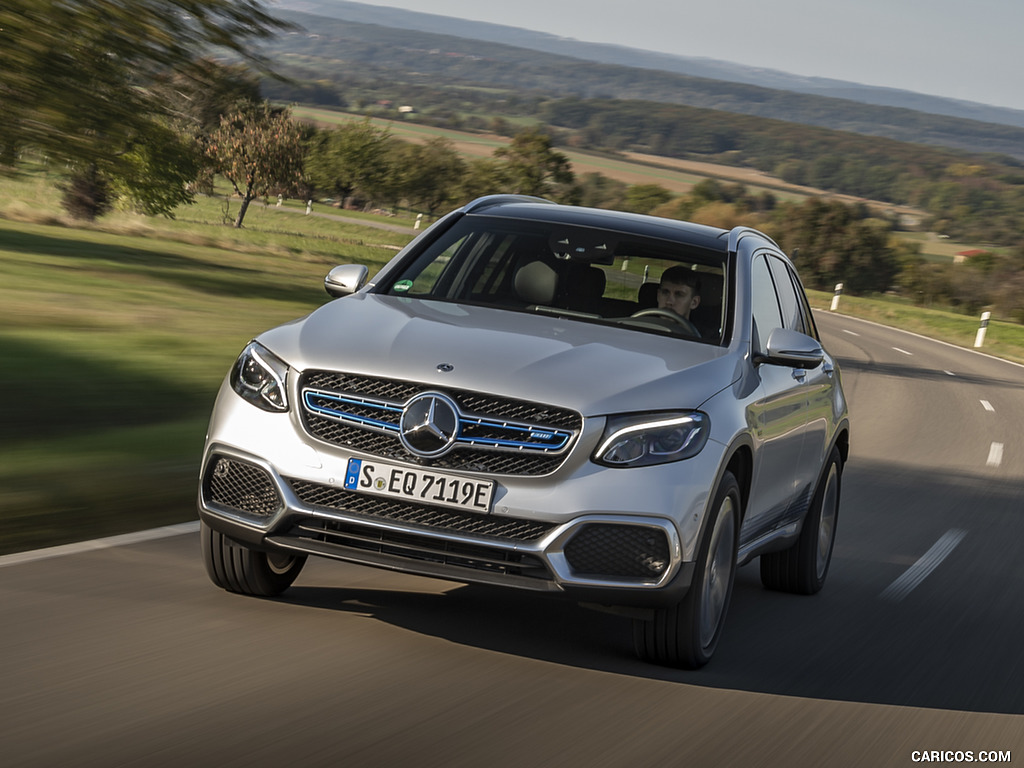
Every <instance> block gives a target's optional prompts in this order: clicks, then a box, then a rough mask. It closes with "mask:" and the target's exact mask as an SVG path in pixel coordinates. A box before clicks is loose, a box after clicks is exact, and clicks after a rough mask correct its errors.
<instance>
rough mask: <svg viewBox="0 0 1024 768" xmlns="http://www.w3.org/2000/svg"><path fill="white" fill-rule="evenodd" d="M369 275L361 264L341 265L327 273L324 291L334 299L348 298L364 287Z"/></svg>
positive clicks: (368, 271)
mask: <svg viewBox="0 0 1024 768" xmlns="http://www.w3.org/2000/svg"><path fill="white" fill-rule="evenodd" d="M369 274H370V270H369V269H367V268H366V267H365V266H363V265H362V264H343V265H342V266H340V267H335V268H334V269H332V270H331V271H330V272H328V273H327V277H325V278H324V290H326V291H327V293H329V294H330V295H331V296H334V297H335V298H340V297H341V296H348V295H349V294H352V293H355V292H356V291H358V290H359V289H360V288H362V287H363V285H365V283H366V277H367V275H369Z"/></svg>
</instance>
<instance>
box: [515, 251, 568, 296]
mask: <svg viewBox="0 0 1024 768" xmlns="http://www.w3.org/2000/svg"><path fill="white" fill-rule="evenodd" d="M557 285H558V275H557V274H556V273H555V270H553V269H552V268H551V267H549V266H548V265H547V264H545V263H544V262H543V261H531V262H529V263H527V264H524V265H523V266H521V267H520V268H519V269H518V270H517V271H516V276H515V289H516V294H518V296H519V298H520V299H522V300H523V301H525V302H526V303H527V304H547V305H550V304H552V303H553V302H554V299H555V288H556V287H557Z"/></svg>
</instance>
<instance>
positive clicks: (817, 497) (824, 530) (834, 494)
mask: <svg viewBox="0 0 1024 768" xmlns="http://www.w3.org/2000/svg"><path fill="white" fill-rule="evenodd" d="M842 475H843V460H842V457H841V456H840V455H839V449H838V448H833V449H832V453H831V454H829V457H828V461H827V462H826V463H825V468H824V469H823V470H822V473H821V478H820V479H819V480H818V487H817V488H816V489H815V491H814V498H813V499H812V500H811V506H810V508H809V509H808V510H807V517H806V518H805V519H804V526H803V528H802V529H801V531H800V538H799V539H797V542H796V544H794V545H793V546H792V547H790V548H789V549H786V550H783V551H782V552H771V553H768V554H765V555H761V583H762V584H763V585H764V586H765V587H766V588H767V589H772V590H776V591H779V592H792V593H795V594H798V595H813V594H816V593H818V592H820V591H821V588H822V587H823V586H825V578H826V577H827V576H828V569H829V565H830V564H831V562H832V549H833V547H834V546H835V541H836V523H837V522H838V520H839V491H840V487H841V485H842Z"/></svg>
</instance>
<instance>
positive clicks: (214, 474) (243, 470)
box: [203, 456, 283, 517]
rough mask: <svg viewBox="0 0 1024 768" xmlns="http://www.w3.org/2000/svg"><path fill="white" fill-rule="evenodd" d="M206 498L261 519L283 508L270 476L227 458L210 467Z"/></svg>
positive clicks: (257, 468) (204, 482)
mask: <svg viewBox="0 0 1024 768" xmlns="http://www.w3.org/2000/svg"><path fill="white" fill-rule="evenodd" d="M203 497H204V498H205V499H206V500H207V501H209V502H213V503H215V504H219V505H220V506H222V507H227V508H228V509H237V510H238V511H240V512H247V513H248V514H250V515H260V516H261V517H269V516H270V515H273V514H274V513H275V512H278V511H280V510H281V509H282V507H283V503H282V501H281V497H280V496H279V495H278V492H277V486H275V485H274V481H273V480H272V479H271V478H270V473H268V472H267V471H266V470H265V469H263V468H262V467H258V466H256V465H255V464H250V463H248V462H245V461H239V460H238V459H229V458H227V457H226V456H215V457H214V458H213V460H212V461H211V462H210V463H209V465H207V467H206V475H205V477H204V479H203Z"/></svg>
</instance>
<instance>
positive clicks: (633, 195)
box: [625, 184, 672, 213]
mask: <svg viewBox="0 0 1024 768" xmlns="http://www.w3.org/2000/svg"><path fill="white" fill-rule="evenodd" d="M671 199H672V193H671V192H669V191H668V190H667V189H665V188H664V187H663V186H661V184H634V185H632V186H631V187H630V188H629V189H627V190H626V200H625V205H626V210H628V211H633V212H634V213H650V212H651V211H653V210H654V209H655V208H657V207H658V206H659V205H664V204H665V203H667V202H668V201H669V200H671Z"/></svg>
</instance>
